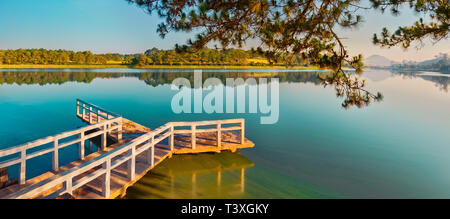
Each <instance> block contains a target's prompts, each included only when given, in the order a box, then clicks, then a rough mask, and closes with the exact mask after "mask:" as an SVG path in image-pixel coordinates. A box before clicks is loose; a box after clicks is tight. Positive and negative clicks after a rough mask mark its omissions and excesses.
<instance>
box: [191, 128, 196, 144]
mask: <svg viewBox="0 0 450 219" xmlns="http://www.w3.org/2000/svg"><path fill="white" fill-rule="evenodd" d="M195 129H196V126H195V125H191V132H192V135H191V144H192V150H195V147H196V136H195Z"/></svg>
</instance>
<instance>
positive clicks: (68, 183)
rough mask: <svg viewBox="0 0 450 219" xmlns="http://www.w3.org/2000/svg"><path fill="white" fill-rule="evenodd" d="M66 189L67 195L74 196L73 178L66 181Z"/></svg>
mask: <svg viewBox="0 0 450 219" xmlns="http://www.w3.org/2000/svg"><path fill="white" fill-rule="evenodd" d="M64 186H65V189H66V191H67V193H69V194H70V195H73V190H72V177H70V178H69V179H67V180H66V181H65V185H64Z"/></svg>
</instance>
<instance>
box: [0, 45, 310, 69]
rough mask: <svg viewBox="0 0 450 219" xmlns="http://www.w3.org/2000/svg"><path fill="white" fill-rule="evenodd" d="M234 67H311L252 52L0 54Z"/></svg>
mask: <svg viewBox="0 0 450 219" xmlns="http://www.w3.org/2000/svg"><path fill="white" fill-rule="evenodd" d="M108 64H116V65H130V66H136V67H142V66H152V65H170V66H172V65H235V66H244V65H245V66H247V65H249V66H269V65H287V64H288V65H291V66H305V67H307V66H309V63H308V61H307V60H303V59H301V58H300V57H298V56H295V57H292V58H291V59H290V60H289V63H287V62H279V63H269V62H268V61H267V58H266V57H264V55H261V54H259V53H258V52H256V51H253V50H248V51H246V50H241V49H227V50H216V49H209V48H205V49H202V50H200V51H197V52H193V53H177V52H176V51H175V50H160V49H157V48H153V49H149V50H147V51H146V52H145V53H142V54H118V53H107V54H94V53H92V52H90V51H80V52H75V51H69V50H47V49H17V50H0V65H108Z"/></svg>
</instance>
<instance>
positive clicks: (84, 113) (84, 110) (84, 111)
mask: <svg viewBox="0 0 450 219" xmlns="http://www.w3.org/2000/svg"><path fill="white" fill-rule="evenodd" d="M85 115H86V104H84V103H83V121H84V116H85Z"/></svg>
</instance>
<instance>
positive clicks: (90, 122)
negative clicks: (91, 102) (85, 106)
mask: <svg viewBox="0 0 450 219" xmlns="http://www.w3.org/2000/svg"><path fill="white" fill-rule="evenodd" d="M89 124H92V107H89Z"/></svg>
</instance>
